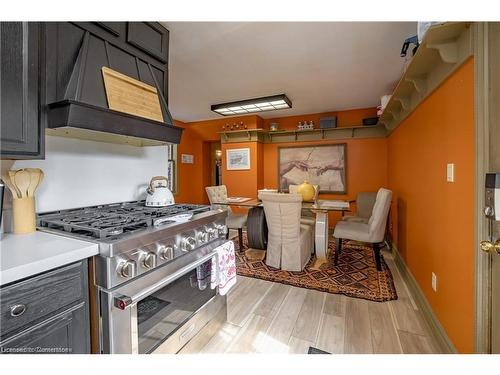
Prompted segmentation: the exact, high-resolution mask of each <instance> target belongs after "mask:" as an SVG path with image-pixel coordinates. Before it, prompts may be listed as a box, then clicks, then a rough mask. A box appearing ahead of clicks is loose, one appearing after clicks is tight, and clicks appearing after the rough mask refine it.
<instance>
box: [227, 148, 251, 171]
mask: <svg viewBox="0 0 500 375" xmlns="http://www.w3.org/2000/svg"><path fill="white" fill-rule="evenodd" d="M226 168H227V170H228V171H238V170H245V169H250V149H249V148H234V149H232V150H226Z"/></svg>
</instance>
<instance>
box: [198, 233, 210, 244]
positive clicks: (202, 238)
mask: <svg viewBox="0 0 500 375" xmlns="http://www.w3.org/2000/svg"><path fill="white" fill-rule="evenodd" d="M208 240H209V237H208V232H207V231H200V232H198V241H200V242H201V243H205V242H208Z"/></svg>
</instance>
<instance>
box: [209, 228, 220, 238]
mask: <svg viewBox="0 0 500 375" xmlns="http://www.w3.org/2000/svg"><path fill="white" fill-rule="evenodd" d="M207 234H208V240H209V241H212V240H214V239H216V238H217V234H218V231H217V229H215V228H208V229H207Z"/></svg>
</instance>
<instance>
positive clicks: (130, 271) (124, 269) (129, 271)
mask: <svg viewBox="0 0 500 375" xmlns="http://www.w3.org/2000/svg"><path fill="white" fill-rule="evenodd" d="M135 266H136V264H135V262H134V261H133V260H124V261H122V262H120V263H119V264H118V268H117V272H118V275H120V276H121V277H125V278H129V277H134V276H135Z"/></svg>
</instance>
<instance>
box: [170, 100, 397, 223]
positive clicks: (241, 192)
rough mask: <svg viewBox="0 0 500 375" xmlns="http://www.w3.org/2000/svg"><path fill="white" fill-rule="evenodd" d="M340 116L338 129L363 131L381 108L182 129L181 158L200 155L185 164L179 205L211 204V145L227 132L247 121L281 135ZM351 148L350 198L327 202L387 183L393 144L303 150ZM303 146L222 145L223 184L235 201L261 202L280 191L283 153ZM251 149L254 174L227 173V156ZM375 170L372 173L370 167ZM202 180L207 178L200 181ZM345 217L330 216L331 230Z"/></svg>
mask: <svg viewBox="0 0 500 375" xmlns="http://www.w3.org/2000/svg"><path fill="white" fill-rule="evenodd" d="M332 115H336V116H337V120H338V126H352V125H360V124H361V123H362V119H363V118H365V117H373V116H375V115H376V108H366V109H355V110H349V111H340V112H327V113H319V114H306V115H301V116H290V117H281V118H273V119H262V118H260V117H259V116H255V115H252V116H243V117H236V118H222V119H217V120H207V121H198V122H192V123H186V124H183V123H179V125H181V126H184V127H185V130H184V134H183V136H182V140H181V144H180V146H179V158H180V154H182V153H188V154H192V155H194V160H195V163H194V164H193V165H191V164H179V171H180V173H179V193H178V194H177V196H176V199H177V201H178V202H195V203H206V202H207V198H206V194H205V189H204V188H205V186H208V185H210V176H209V175H207V171H208V170H209V167H208V165H207V164H206V160H205V159H206V158H207V157H209V154H208V156H207V153H206V151H207V150H206V149H207V145H208V143H207V142H213V141H217V140H220V134H218V132H221V131H222V126H223V125H225V124H232V123H239V122H240V121H243V122H244V124H245V125H247V127H248V128H262V127H264V128H268V127H269V124H270V123H271V122H278V123H279V124H280V128H281V129H285V128H296V126H297V123H298V122H299V121H310V120H312V121H314V122H315V125H316V126H318V125H319V119H320V117H323V116H332ZM329 143H330V144H331V143H347V163H348V164H347V189H348V192H347V195H343V196H340V195H331V194H328V195H321V196H322V197H325V198H334V197H335V198H339V199H355V198H356V194H357V193H358V192H359V191H376V190H377V189H378V188H379V187H381V186H385V184H386V182H387V140H386V139H382V138H378V139H354V140H347V141H340V142H331V141H324V142H301V143H300V145H311V144H329ZM297 145H299V144H298V143H294V142H292V143H273V144H262V143H257V142H242V143H231V144H222V148H221V149H222V161H223V163H222V165H223V168H222V182H223V183H224V184H225V185H226V186H227V188H228V191H229V194H230V195H233V196H249V197H256V196H257V190H258V189H261V188H264V187H266V188H277V181H278V178H277V173H278V172H277V163H278V159H277V155H278V154H277V153H278V151H277V150H278V147H286V146H297ZM247 147H248V148H250V154H251V155H250V156H251V169H250V170H248V171H228V170H227V169H226V150H227V149H234V148H247ZM368 166H369V167H368ZM197 176H201V177H202V178H201V179H200V178H199V177H197ZM339 218H340V214H338V213H331V214H330V226H331V227H333V226H334V225H335V223H336V221H337V220H338V219H339Z"/></svg>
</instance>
